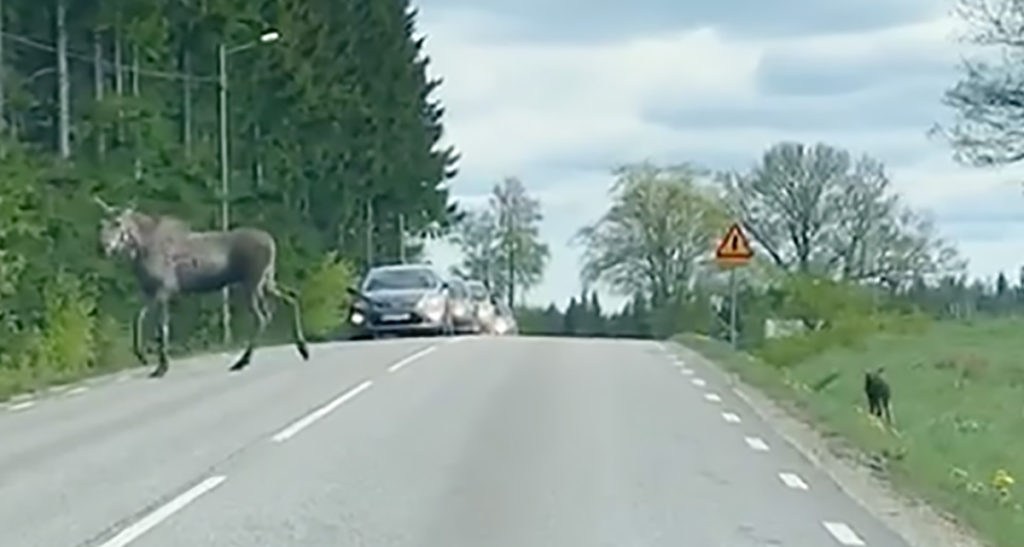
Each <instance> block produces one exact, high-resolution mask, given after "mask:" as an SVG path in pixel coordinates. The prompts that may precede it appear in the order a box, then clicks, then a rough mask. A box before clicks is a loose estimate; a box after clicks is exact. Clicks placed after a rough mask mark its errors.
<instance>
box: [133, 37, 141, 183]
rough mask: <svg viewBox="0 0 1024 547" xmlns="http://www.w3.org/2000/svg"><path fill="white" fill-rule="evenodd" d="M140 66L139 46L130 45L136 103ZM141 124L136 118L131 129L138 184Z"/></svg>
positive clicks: (138, 94)
mask: <svg viewBox="0 0 1024 547" xmlns="http://www.w3.org/2000/svg"><path fill="white" fill-rule="evenodd" d="M141 64H142V63H141V61H140V60H139V45H138V44H132V97H134V98H135V100H136V101H138V100H139V97H140V96H141V91H140V89H139V69H140V68H141ZM136 108H138V106H136ZM141 123H142V122H141V120H140V119H139V117H138V116H136V117H135V122H134V124H133V125H134V126H135V127H133V131H132V141H134V142H133V143H132V144H133V145H134V146H135V160H134V170H135V182H139V181H141V180H142V155H141V154H142V142H141V141H142V130H141V129H140V124H141Z"/></svg>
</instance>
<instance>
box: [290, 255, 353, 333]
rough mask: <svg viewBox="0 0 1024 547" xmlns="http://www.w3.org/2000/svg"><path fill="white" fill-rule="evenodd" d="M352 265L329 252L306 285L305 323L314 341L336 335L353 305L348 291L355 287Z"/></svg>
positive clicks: (302, 295) (303, 306)
mask: <svg viewBox="0 0 1024 547" xmlns="http://www.w3.org/2000/svg"><path fill="white" fill-rule="evenodd" d="M355 280H356V276H355V270H354V268H353V267H352V265H351V264H350V263H349V262H347V261H345V260H343V259H340V258H338V255H337V253H336V252H333V251H332V252H329V253H327V255H326V256H324V258H323V259H322V260H321V261H320V263H319V264H317V265H316V267H315V268H313V269H312V270H311V271H310V273H309V275H307V276H306V278H305V280H304V281H303V283H302V288H301V299H300V303H301V305H302V322H303V326H304V327H305V328H306V334H307V335H308V336H309V337H310V338H311V339H320V340H323V339H325V338H327V337H328V336H330V335H331V334H332V333H336V332H337V331H338V329H339V328H340V327H342V325H343V323H344V320H345V310H346V309H347V308H348V306H349V304H350V300H351V298H350V296H349V294H348V292H347V291H346V289H347V288H348V287H350V286H351V285H352V284H353V283H355Z"/></svg>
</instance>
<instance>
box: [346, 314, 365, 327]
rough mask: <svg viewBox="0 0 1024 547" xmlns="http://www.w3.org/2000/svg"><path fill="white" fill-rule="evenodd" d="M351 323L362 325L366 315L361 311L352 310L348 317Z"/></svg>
mask: <svg viewBox="0 0 1024 547" xmlns="http://www.w3.org/2000/svg"><path fill="white" fill-rule="evenodd" d="M349 320H350V321H352V324H353V325H362V324H363V321H366V317H365V316H363V314H362V313H361V312H358V311H354V312H352V317H350V318H349Z"/></svg>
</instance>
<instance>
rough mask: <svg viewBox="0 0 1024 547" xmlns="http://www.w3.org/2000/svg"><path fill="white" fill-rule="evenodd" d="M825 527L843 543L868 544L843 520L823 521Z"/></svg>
mask: <svg viewBox="0 0 1024 547" xmlns="http://www.w3.org/2000/svg"><path fill="white" fill-rule="evenodd" d="M822 524H823V525H824V526H825V529H826V530H828V533H830V534H832V537H834V538H835V539H836V541H838V542H839V543H840V544H842V545H867V543H864V540H863V539H860V536H858V535H857V534H856V532H854V531H853V529H852V528H850V527H849V526H847V525H846V524H843V523H842V522H823V523H822Z"/></svg>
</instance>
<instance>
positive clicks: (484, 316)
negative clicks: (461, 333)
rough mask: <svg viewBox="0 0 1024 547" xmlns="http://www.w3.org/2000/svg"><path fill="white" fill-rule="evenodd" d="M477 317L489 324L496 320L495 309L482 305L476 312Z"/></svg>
mask: <svg viewBox="0 0 1024 547" xmlns="http://www.w3.org/2000/svg"><path fill="white" fill-rule="evenodd" d="M476 316H477V318H478V319H480V320H481V321H484V322H487V321H490V320H491V319H493V318H494V308H492V307H491V306H490V305H488V304H481V305H480V307H479V308H478V309H477V310H476Z"/></svg>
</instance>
